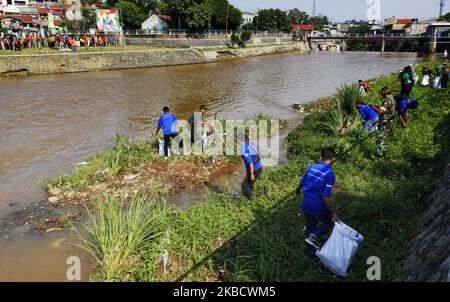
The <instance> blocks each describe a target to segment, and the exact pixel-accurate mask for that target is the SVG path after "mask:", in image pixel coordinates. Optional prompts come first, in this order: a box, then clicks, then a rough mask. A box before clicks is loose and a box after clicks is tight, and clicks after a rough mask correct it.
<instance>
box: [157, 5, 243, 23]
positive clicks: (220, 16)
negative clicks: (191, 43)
mask: <svg viewBox="0 0 450 302" xmlns="http://www.w3.org/2000/svg"><path fill="white" fill-rule="evenodd" d="M227 9H228V29H237V28H239V26H240V24H241V22H242V13H241V11H240V10H239V9H237V8H236V7H234V6H233V5H231V4H230V5H229V7H228V1H226V0H218V1H213V0H197V1H191V0H167V1H164V3H163V7H162V11H163V12H164V13H165V14H168V15H170V16H172V18H173V20H177V22H175V23H176V24H177V25H178V20H179V21H180V22H179V23H180V26H181V27H182V28H188V29H208V28H221V29H225V28H226V20H227Z"/></svg>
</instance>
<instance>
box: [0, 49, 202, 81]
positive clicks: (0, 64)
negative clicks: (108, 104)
mask: <svg viewBox="0 0 450 302" xmlns="http://www.w3.org/2000/svg"><path fill="white" fill-rule="evenodd" d="M207 61H208V60H207V59H206V58H205V56H204V55H203V54H201V53H200V52H198V51H197V50H195V49H173V50H172V49H171V50H164V51H161V50H145V51H127V52H120V51H117V52H98V53H95V52H92V53H76V54H72V53H66V54H49V55H12V56H0V73H1V74H3V75H5V74H11V73H25V74H47V73H66V72H83V71H98V70H114V69H126V68H139V67H153V66H171V65H182V64H198V63H206V62H207Z"/></svg>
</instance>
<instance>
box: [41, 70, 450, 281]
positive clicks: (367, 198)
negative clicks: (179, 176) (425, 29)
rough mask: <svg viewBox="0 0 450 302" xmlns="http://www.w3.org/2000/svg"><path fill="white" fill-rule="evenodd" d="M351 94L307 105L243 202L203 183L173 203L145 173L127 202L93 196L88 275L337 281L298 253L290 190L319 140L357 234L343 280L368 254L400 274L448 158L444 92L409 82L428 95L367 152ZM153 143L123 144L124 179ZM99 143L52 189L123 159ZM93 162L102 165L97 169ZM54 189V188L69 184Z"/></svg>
mask: <svg viewBox="0 0 450 302" xmlns="http://www.w3.org/2000/svg"><path fill="white" fill-rule="evenodd" d="M435 65H437V62H427V63H423V64H419V66H418V67H417V70H420V69H421V67H423V66H427V67H431V66H435ZM386 84H388V85H391V86H392V87H393V89H394V92H397V91H399V84H398V81H397V75H391V76H387V77H384V78H381V79H377V80H375V81H372V82H371V83H370V85H371V91H370V93H369V94H368V96H367V97H366V98H365V100H366V101H367V102H368V103H376V104H380V96H379V91H380V89H381V87H382V86H383V85H386ZM353 93H354V89H352V88H350V87H346V88H345V87H344V88H343V89H342V90H341V92H340V93H338V94H337V95H336V96H335V97H333V98H330V99H324V100H320V101H319V102H316V103H313V104H310V105H308V106H306V110H307V111H309V112H311V114H309V115H308V116H307V117H306V119H305V121H304V123H303V124H302V125H299V126H298V127H296V128H295V129H294V130H293V131H291V133H290V134H289V136H288V138H287V140H286V148H287V153H288V156H289V163H287V164H286V165H284V166H281V167H277V168H272V169H266V170H265V171H264V173H263V176H262V177H261V179H260V180H259V181H258V182H257V185H256V194H255V198H254V200H252V201H247V200H245V199H244V198H240V199H238V200H236V198H233V196H232V192H222V193H213V192H211V193H208V194H207V195H206V196H205V197H204V202H203V203H201V204H198V205H194V206H193V207H191V208H190V209H188V210H187V211H180V210H178V209H176V208H174V207H169V206H167V205H164V203H163V202H161V201H160V200H161V194H160V190H159V189H158V188H160V186H150V185H148V184H145V185H144V187H145V188H147V187H148V188H157V189H143V190H142V191H139V190H138V192H136V193H139V194H144V195H141V197H132V198H131V199H132V202H131V204H129V205H128V206H124V203H122V202H119V199H118V198H115V197H111V196H110V197H101V196H100V194H99V195H96V197H98V198H99V201H98V202H96V203H95V206H94V207H93V208H92V209H91V210H90V219H88V222H86V224H85V227H86V228H87V230H88V232H89V234H90V235H91V238H85V239H87V240H88V241H84V243H83V244H84V246H85V247H87V248H88V249H89V250H90V251H91V253H92V255H93V256H94V258H95V264H96V266H97V267H98V273H97V274H96V275H95V276H93V277H92V279H93V280H130V281H135V280H142V281H319V280H320V281H336V280H339V281H342V280H344V279H341V278H336V277H334V276H333V275H331V274H325V275H318V274H317V273H315V271H314V269H313V267H312V263H311V262H310V260H309V259H308V258H307V257H305V256H304V254H303V250H304V246H305V242H304V235H303V231H302V229H303V225H304V222H303V219H302V218H301V217H299V216H297V210H298V207H299V205H300V202H301V196H295V195H294V194H293V191H294V188H295V187H296V185H297V183H298V180H299V178H300V177H301V175H302V174H303V173H304V171H305V169H306V167H307V166H308V165H309V164H311V163H313V162H316V161H317V160H318V154H319V150H320V149H321V148H323V147H328V146H334V147H335V148H336V149H337V151H338V152H339V153H340V154H341V156H340V158H339V160H338V162H337V163H336V164H335V166H334V171H335V174H336V188H335V193H334V202H335V204H336V207H337V211H338V216H339V219H341V220H342V221H344V222H346V223H347V224H349V225H350V226H352V227H353V228H355V229H356V230H358V231H359V232H361V233H362V234H363V236H364V237H365V240H364V242H363V243H362V245H361V247H360V249H359V250H358V252H357V255H356V257H355V260H354V262H353V264H352V266H351V272H350V276H349V277H348V278H347V279H346V280H350V281H364V280H365V278H366V270H367V266H366V263H365V261H366V259H367V258H368V257H369V256H378V257H380V258H381V263H382V280H383V281H392V280H393V279H394V278H396V277H397V276H399V274H400V270H401V267H402V262H403V260H404V259H405V256H406V252H407V249H408V247H409V245H410V242H411V239H412V238H413V237H414V235H415V231H416V228H417V226H418V223H419V221H420V217H421V214H422V212H423V204H424V202H425V200H426V198H427V196H428V195H429V194H430V193H431V192H432V191H433V188H434V186H435V180H436V178H437V177H438V176H439V173H440V171H441V169H442V168H443V167H444V164H445V163H447V161H448V152H449V151H450V137H449V136H450V134H449V130H450V111H449V110H450V109H449V108H450V100H449V97H448V91H445V90H444V91H431V88H429V87H419V86H417V87H416V88H415V89H414V91H413V94H412V97H415V98H419V97H421V96H422V95H425V96H424V97H423V98H421V99H420V101H419V102H420V106H419V108H418V109H417V110H415V111H413V112H412V116H411V119H410V124H409V127H408V128H407V129H401V128H400V126H399V123H398V122H397V125H396V129H395V131H394V133H393V135H392V137H391V138H390V141H389V145H388V155H387V157H386V158H384V159H382V160H375V159H373V156H372V154H373V149H374V148H375V139H374V137H369V136H367V135H366V134H364V133H363V132H362V131H361V130H360V129H361V127H360V122H359V119H358V118H357V117H356V114H355V113H354V112H351V111H350V112H349V111H348V110H346V109H348V108H349V107H348V106H350V107H351V106H352V104H351V103H350V102H349V101H348V100H349V99H351V98H350V97H349V96H351V95H352V94H353ZM425 93H427V94H425ZM133 146H134V147H133ZM136 146H138V147H136ZM139 146H140V147H139ZM150 146H151V145H150V144H148V143H140V144H138V145H129V147H127V148H125V149H123V148H122V150H128V151H126V152H125V153H126V156H125V157H124V158H125V159H126V160H125V165H119V166H121V167H122V168H124V167H126V169H125V170H123V169H119V171H120V173H118V174H120V175H121V179H122V180H126V179H128V181H132V180H133V179H134V178H133V175H136V171H133V169H136V167H137V166H138V167H139V166H141V167H142V164H143V163H144V164H149V163H151V164H153V161H156V162H158V161H160V159H156V157H153V156H149V155H148V154H151V152H154V151H150V150H151V147H150ZM136 148H137V149H136ZM133 150H140V151H139V152H137V151H136V152H135V151H133ZM142 151H144V152H142ZM147 151H148V152H147ZM108 152H110V154H109V153H108ZM105 154H106V155H107V156H106V157H105V156H101V157H100V160H99V159H98V160H97V164H96V166H95V165H92V162H89V163H88V165H86V166H83V167H81V168H79V169H77V170H76V171H75V172H74V174H71V175H67V176H63V177H62V178H60V179H58V180H56V181H49V182H48V184H49V185H50V187H49V191H50V193H52V190H55V188H56V187H58V186H62V187H64V188H70V190H77V192H81V194H83V192H85V191H86V188H88V187H89V186H90V187H91V188H92V186H98V183H102V181H105V180H106V179H108V175H111V174H108V173H112V172H111V171H114V169H112V170H111V169H109V170H107V171H106V170H105V169H104V167H105V163H108V164H107V166H109V167H114V165H115V164H114V163H115V162H121V161H119V160H118V159H115V157H117V154H116V153H115V152H114V151H106V153H104V155H105ZM108 154H109V155H108ZM130 154H134V155H133V156H131V157H130V156H129V155H130ZM121 156H122V155H121ZM141 156H144V158H141ZM129 158H131V160H129V161H128V159H129ZM104 159H107V160H106V161H105V160H104ZM183 160H186V159H182V161H183ZM175 161H176V160H175ZM95 162H96V161H94V163H95ZM199 162H201V160H200V159H199ZM127 163H128V164H127ZM197 166H198V165H197ZM211 166H212V165H211ZM208 167H209V166H208ZM160 168H161V169H163V167H162V166H161V167H160ZM80 170H81V172H80ZM102 170H103V173H100V174H99V173H97V171H102ZM144 170H145V169H144ZM130 173H131V174H130ZM127 175H132V176H128V177H127ZM193 175H196V174H193ZM188 178H189V177H188ZM99 179H100V181H99ZM114 179H117V178H114ZM109 185H110V183H108V184H107V185H106V186H107V187H108V186H109ZM57 190H59V191H58V192H56V193H59V194H63V193H62V191H65V192H70V190H65V189H61V188H57ZM97 191H99V192H102V191H104V188H103V189H101V190H97ZM53 193H55V192H54V191H53ZM73 194H75V193H73ZM73 194H72V195H73ZM149 200H150V202H149Z"/></svg>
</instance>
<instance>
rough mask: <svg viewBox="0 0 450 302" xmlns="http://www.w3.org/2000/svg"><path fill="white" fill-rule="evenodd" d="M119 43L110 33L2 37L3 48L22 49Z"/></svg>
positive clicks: (113, 44) (0, 41)
mask: <svg viewBox="0 0 450 302" xmlns="http://www.w3.org/2000/svg"><path fill="white" fill-rule="evenodd" d="M118 44H119V42H118V38H117V37H116V36H108V35H98V34H97V35H87V34H86V35H71V34H55V35H49V36H47V37H44V36H43V35H42V34H41V33H37V34H35V33H33V34H25V35H22V36H18V35H11V34H10V35H3V36H2V37H1V38H0V49H1V50H12V51H21V50H23V49H28V48H35V49H42V48H49V49H55V50H71V51H72V52H76V51H77V49H78V48H80V47H107V46H117V45H118Z"/></svg>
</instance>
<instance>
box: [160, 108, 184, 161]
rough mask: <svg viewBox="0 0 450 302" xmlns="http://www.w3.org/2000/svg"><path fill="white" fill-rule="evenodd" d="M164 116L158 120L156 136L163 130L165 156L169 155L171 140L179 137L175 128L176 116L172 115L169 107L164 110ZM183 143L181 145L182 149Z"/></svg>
mask: <svg viewBox="0 0 450 302" xmlns="http://www.w3.org/2000/svg"><path fill="white" fill-rule="evenodd" d="M163 112H164V114H163V115H162V116H161V117H160V118H159V120H158V128H157V130H156V135H158V133H159V130H161V128H162V129H163V134H164V156H165V157H167V156H168V155H169V146H170V140H171V139H173V138H175V137H177V136H178V131H177V129H176V127H175V124H176V122H177V118H176V117H175V115H174V114H172V113H170V109H169V107H167V106H166V107H164V108H163ZM182 147H183V146H182V142H181V143H180V148H182Z"/></svg>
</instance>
